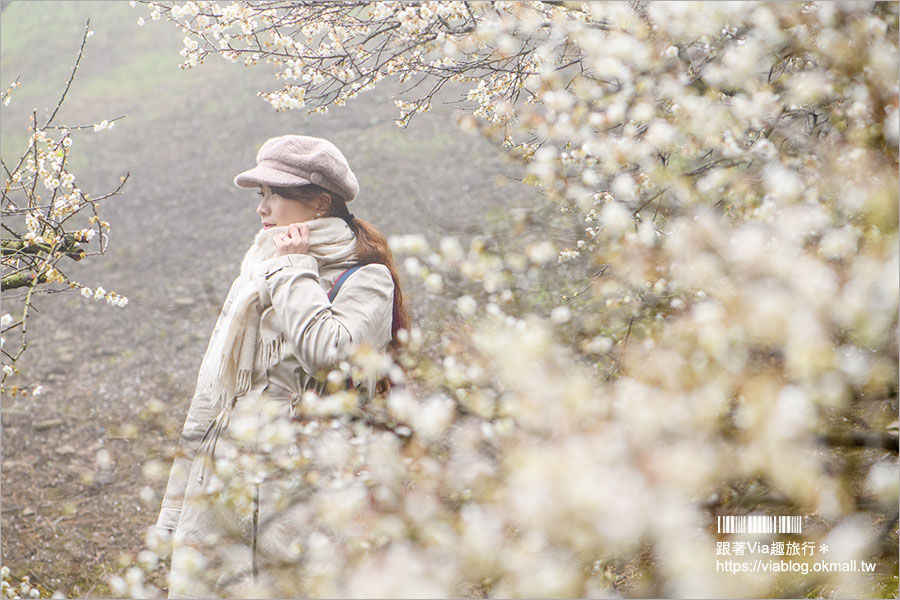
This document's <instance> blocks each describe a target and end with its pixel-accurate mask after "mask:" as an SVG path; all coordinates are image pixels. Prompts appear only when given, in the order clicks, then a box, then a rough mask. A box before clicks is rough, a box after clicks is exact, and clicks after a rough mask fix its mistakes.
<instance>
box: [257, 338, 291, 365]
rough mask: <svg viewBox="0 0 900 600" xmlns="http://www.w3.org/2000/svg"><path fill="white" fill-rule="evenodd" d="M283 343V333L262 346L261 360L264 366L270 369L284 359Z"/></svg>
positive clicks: (284, 340)
mask: <svg viewBox="0 0 900 600" xmlns="http://www.w3.org/2000/svg"><path fill="white" fill-rule="evenodd" d="M285 342H286V339H285V336H284V333H283V332H279V334H278V337H276V338H275V339H274V340H271V341H268V342H265V343H264V344H263V346H262V359H263V364H264V365H266V366H267V367H271V366H274V365H275V364H277V363H278V362H280V361H281V360H283V359H284V350H285Z"/></svg>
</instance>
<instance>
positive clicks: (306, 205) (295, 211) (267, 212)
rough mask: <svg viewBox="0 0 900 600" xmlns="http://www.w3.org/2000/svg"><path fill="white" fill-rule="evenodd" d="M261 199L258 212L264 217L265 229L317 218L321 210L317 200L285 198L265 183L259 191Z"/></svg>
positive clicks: (257, 208)
mask: <svg viewBox="0 0 900 600" xmlns="http://www.w3.org/2000/svg"><path fill="white" fill-rule="evenodd" d="M259 196H260V201H259V205H258V206H257V207H256V214H258V215H259V216H260V218H261V219H262V224H263V228H264V229H268V228H269V227H276V226H278V225H290V224H291V223H304V222H306V221H310V220H312V219H315V218H316V217H317V216H318V213H319V212H320V211H319V210H318V209H317V207H316V203H315V202H307V201H304V200H292V199H290V198H284V197H282V196H279V195H278V194H276V193H274V192H273V191H272V188H270V187H269V186H268V185H266V184H263V185H262V189H261V190H260V192H259Z"/></svg>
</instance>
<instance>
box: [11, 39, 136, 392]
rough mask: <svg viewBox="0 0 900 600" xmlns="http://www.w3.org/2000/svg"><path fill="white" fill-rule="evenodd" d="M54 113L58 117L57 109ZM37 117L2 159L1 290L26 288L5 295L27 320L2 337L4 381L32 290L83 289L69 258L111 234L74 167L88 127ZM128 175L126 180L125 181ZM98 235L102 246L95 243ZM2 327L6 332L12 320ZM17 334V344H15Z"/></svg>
mask: <svg viewBox="0 0 900 600" xmlns="http://www.w3.org/2000/svg"><path fill="white" fill-rule="evenodd" d="M93 33H94V32H93V31H90V30H86V31H85V34H84V40H83V42H82V51H83V48H84V43H85V42H86V41H87V38H89V37H91V36H92V35H93ZM76 64H77V63H76ZM74 76H75V70H73V72H72V74H71V76H70V77H71V78H73V79H74ZM69 83H70V84H71V80H70V82H69ZM18 85H19V82H18V80H16V81H15V82H14V83H13V84H12V85H11V86H10V88H9V89H8V90H7V91H6V92H5V93H4V94H3V96H2V99H3V104H4V105H6V104H8V102H9V98H10V96H9V94H10V92H11V90H12V89H13V88H15V87H16V86H18ZM60 102H62V100H61V101H60ZM58 108H59V106H57V109H58ZM52 114H53V116H55V115H56V114H57V111H53V113H52ZM31 121H32V123H31V125H30V126H29V128H28V146H27V148H25V150H24V151H23V152H22V154H21V156H20V157H19V158H18V160H6V158H8V157H4V164H6V165H9V167H8V168H7V170H6V173H7V179H6V182H5V185H4V188H3V198H2V206H0V216H2V218H3V220H4V224H5V226H4V230H5V233H4V237H3V240H2V242H3V256H2V279H3V290H4V294H6V293H7V292H11V291H13V290H17V289H21V290H22V291H23V292H24V295H23V297H21V298H17V299H13V298H12V297H10V298H8V299H7V300H6V301H8V302H10V303H11V304H12V303H16V304H17V306H16V310H15V311H14V312H16V313H17V319H18V323H17V325H15V326H13V327H18V325H21V327H20V328H18V329H17V333H18V334H19V339H17V340H10V339H7V338H4V339H3V361H2V364H3V370H2V372H3V379H2V381H3V382H5V381H6V379H7V378H8V377H9V376H10V375H12V374H15V373H16V372H17V370H16V368H15V366H14V365H15V362H16V361H17V360H18V359H19V357H20V356H21V355H22V353H23V352H24V350H25V348H26V346H27V344H26V340H25V332H26V326H25V324H26V322H27V320H28V315H29V311H30V309H31V307H32V302H33V300H34V298H35V296H34V294H36V293H41V292H44V291H49V290H47V288H48V287H55V286H57V285H62V286H65V287H63V288H60V289H65V288H68V289H77V288H82V293H85V290H86V289H87V288H85V287H84V286H83V285H82V284H80V283H78V282H76V281H73V280H72V279H70V278H69V277H68V276H67V275H66V273H65V271H66V268H65V264H66V263H65V259H66V258H71V259H73V260H81V259H83V258H85V257H86V256H91V255H94V254H102V253H103V252H104V250H105V248H106V245H107V243H108V241H109V238H108V233H107V232H108V231H109V229H110V224H109V223H108V222H107V221H104V220H102V219H101V218H100V216H99V207H100V202H99V199H96V198H94V197H92V196H91V195H90V194H88V193H86V192H84V191H83V190H82V189H81V188H80V187H79V186H78V185H76V176H75V173H73V172H72V171H71V170H70V167H69V165H71V164H72V160H71V158H72V154H71V153H72V151H73V148H74V140H75V136H76V134H77V132H78V131H79V130H81V129H87V128H88V127H84V126H77V127H68V126H56V125H53V124H52V123H51V121H52V117H51V119H50V120H48V122H46V123H44V124H43V125H40V126H39V125H38V123H37V122H36V121H35V115H32V117H31ZM115 121H116V120H115V119H112V120H108V119H104V120H102V121H100V122H99V123H97V124H95V125H94V126H93V131H94V132H99V131H102V130H105V129H111V128H112V127H114V126H115ZM126 179H127V178H126V177H123V178H122V179H121V183H122V184H123V185H124V183H125V180H126ZM38 184H40V185H38ZM120 189H121V186H120V188H119V189H117V190H115V191H113V192H111V193H109V194H106V195H105V196H103V197H101V198H100V199H103V198H106V197H110V196H114V195H116V194H118V193H119V191H120ZM89 213H92V214H91V216H90V217H87V218H85V217H86V216H87V214H89ZM98 234H99V235H98ZM95 237H96V238H97V242H95V244H96V246H97V249H96V250H92V249H91V248H92V240H93V239H94V238H95ZM54 291H55V290H54ZM88 291H90V290H88ZM91 296H92V297H94V298H95V299H100V298H105V299H106V300H107V302H108V303H109V304H115V305H117V306H120V307H122V306H125V304H126V303H127V301H128V300H127V298H125V297H123V296H120V295H118V294H116V293H115V292H106V291H104V290H102V288H98V290H97V292H93V291H91ZM3 328H4V331H7V329H6V328H7V326H6V325H4V326H3ZM7 335H9V332H7ZM13 341H15V342H16V343H15V344H12V343H11V342H13ZM10 346H14V347H12V348H11V347H10ZM16 389H18V388H17V387H16V386H14V387H12V388H10V387H3V391H4V392H10V391H13V393H14V390H16Z"/></svg>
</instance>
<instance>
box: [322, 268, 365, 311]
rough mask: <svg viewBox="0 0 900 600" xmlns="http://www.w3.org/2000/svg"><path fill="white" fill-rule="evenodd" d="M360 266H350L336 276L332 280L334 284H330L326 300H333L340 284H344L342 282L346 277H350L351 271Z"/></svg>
mask: <svg viewBox="0 0 900 600" xmlns="http://www.w3.org/2000/svg"><path fill="white" fill-rule="evenodd" d="M361 266H362V265H356V266H353V267H350V268H349V269H347V270H346V271H344V272H343V273H341V275H340V277H338V278H337V280H336V281H335V282H334V285H332V286H331V289H330V290H328V301H329V302H334V298H335V297H336V296H337V293H338V290H340V289H341V286H342V285H344V282H345V281H347V278H348V277H350V275H352V274H353V272H354V271H356V270H357V269H358V268H360V267H361Z"/></svg>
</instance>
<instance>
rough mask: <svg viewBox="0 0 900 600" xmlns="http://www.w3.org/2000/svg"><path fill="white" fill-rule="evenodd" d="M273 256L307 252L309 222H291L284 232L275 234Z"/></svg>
mask: <svg viewBox="0 0 900 600" xmlns="http://www.w3.org/2000/svg"><path fill="white" fill-rule="evenodd" d="M273 241H274V242H275V256H284V255H285V254H306V253H307V252H309V224H308V223H291V224H290V225H288V229H287V231H286V232H285V233H280V234H278V235H276V236H275V239H274V240H273Z"/></svg>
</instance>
